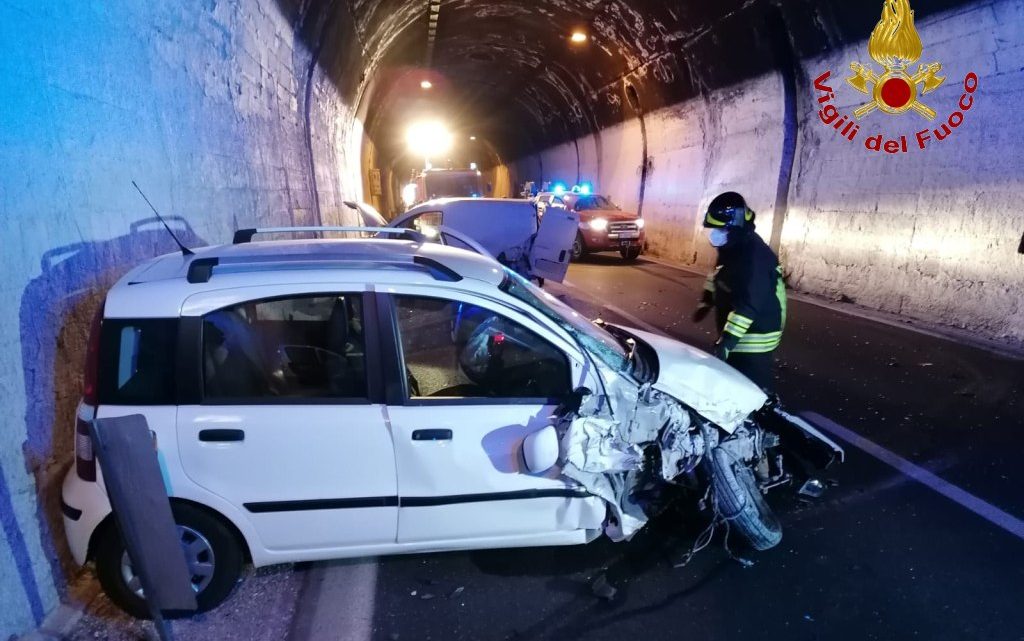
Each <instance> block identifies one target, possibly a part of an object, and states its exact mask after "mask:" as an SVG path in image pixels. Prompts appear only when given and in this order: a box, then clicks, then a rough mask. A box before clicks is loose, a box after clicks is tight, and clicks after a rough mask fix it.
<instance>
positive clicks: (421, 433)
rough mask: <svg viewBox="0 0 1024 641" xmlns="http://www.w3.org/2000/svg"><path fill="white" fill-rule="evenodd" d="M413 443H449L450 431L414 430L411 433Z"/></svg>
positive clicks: (450, 438)
mask: <svg viewBox="0 0 1024 641" xmlns="http://www.w3.org/2000/svg"><path fill="white" fill-rule="evenodd" d="M412 440H414V441H450V440H452V431H451V430H415V431H413V433H412Z"/></svg>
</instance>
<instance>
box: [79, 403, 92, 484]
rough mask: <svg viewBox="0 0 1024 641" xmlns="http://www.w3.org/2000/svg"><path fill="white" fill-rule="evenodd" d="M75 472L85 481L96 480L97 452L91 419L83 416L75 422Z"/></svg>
mask: <svg viewBox="0 0 1024 641" xmlns="http://www.w3.org/2000/svg"><path fill="white" fill-rule="evenodd" d="M75 472H76V473H77V474H78V478H80V479H82V480H83V481H93V482H95V481H96V453H95V452H93V449H92V435H91V434H89V421H87V420H85V419H83V418H82V417H78V421H77V422H76V423H75Z"/></svg>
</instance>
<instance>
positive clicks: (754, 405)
mask: <svg viewBox="0 0 1024 641" xmlns="http://www.w3.org/2000/svg"><path fill="white" fill-rule="evenodd" d="M622 329H624V330H626V331H627V332H629V333H630V334H634V335H635V336H636V337H637V338H640V339H641V340H643V341H644V342H646V343H647V344H649V345H650V346H651V347H652V348H654V351H655V352H657V354H658V369H659V372H658V380H657V381H655V382H654V389H656V390H660V391H662V392H665V393H666V394H668V395H670V396H672V397H674V398H676V399H679V400H680V401H682V402H683V403H685V404H686V405H687V406H688V407H690V408H691V409H692V410H693V411H695V412H697V413H698V414H700V415H701V416H703V417H704V418H706V419H707V420H709V421H711V422H712V423H714V424H715V425H717V426H719V427H721V428H722V429H723V430H725V431H726V432H729V433H730V434H732V433H733V432H735V431H736V428H737V427H739V426H740V425H741V424H742V423H743V421H744V420H745V419H746V418H747V417H748V416H750V413H751V412H754V411H757V410H759V409H761V407H763V406H764V404H765V401H767V400H768V396H767V395H766V394H765V393H764V391H762V390H761V388H759V387H758V386H757V385H755V384H754V383H752V382H751V381H750V379H748V378H747V377H745V376H743V374H740V373H739V372H737V371H736V370H735V369H733V368H732V367H730V366H729V365H726V364H725V363H723V362H722V361H720V360H719V359H717V358H715V357H714V356H712V355H711V354H708V353H706V352H702V351H701V350H699V349H697V348H695V347H690V346H689V345H686V344H685V343H680V342H679V341H675V340H672V339H671V338H666V337H664V336H658V335H657V334H652V333H650V332H644V331H640V330H638V329H632V328H628V327H623V328H622Z"/></svg>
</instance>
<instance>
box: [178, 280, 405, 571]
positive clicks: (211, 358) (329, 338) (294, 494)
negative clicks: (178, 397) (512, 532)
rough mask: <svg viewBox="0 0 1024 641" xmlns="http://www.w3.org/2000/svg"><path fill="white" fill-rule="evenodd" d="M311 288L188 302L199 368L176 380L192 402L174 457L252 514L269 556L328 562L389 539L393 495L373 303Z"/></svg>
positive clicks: (186, 323) (188, 333)
mask: <svg viewBox="0 0 1024 641" xmlns="http://www.w3.org/2000/svg"><path fill="white" fill-rule="evenodd" d="M310 287H314V288H315V289H316V291H309V292H308V293H302V294H295V293H283V292H281V293H275V292H274V291H273V290H274V289H275V288H274V287H260V288H254V289H255V290H256V291H257V292H258V294H253V293H250V292H249V291H248V290H247V289H238V290H224V291H221V292H210V293H206V294H198V295H196V296H193V297H192V298H190V299H189V300H188V301H186V305H185V313H184V317H183V320H182V327H183V330H182V331H183V336H184V337H185V338H183V339H182V340H183V341H184V344H187V345H189V348H190V351H191V350H194V351H195V353H196V355H197V358H196V363H195V372H194V377H187V378H186V379H185V380H183V382H182V385H183V386H185V388H186V389H185V390H184V391H183V393H184V395H185V397H186V398H191V399H192V401H193V402H192V403H191V404H189V403H185V404H183V405H182V406H181V407H180V408H179V410H178V449H179V451H180V455H181V462H182V466H183V469H184V471H185V473H186V474H187V475H188V477H189V478H190V479H191V480H192V481H193V482H195V483H196V484H197V485H199V486H200V487H202V488H204V489H205V490H206V491H208V492H209V493H211V494H213V495H215V496H218V497H221V498H222V499H223V500H225V501H226V502H228V503H229V504H230V505H231V506H233V507H234V508H235V510H236V514H241V515H242V516H243V517H244V518H246V519H247V520H248V521H249V523H250V524H251V526H252V529H253V530H255V532H256V533H257V534H258V536H259V538H260V540H261V542H262V544H263V546H264V548H266V550H267V551H268V552H269V553H271V554H274V553H279V554H284V555H289V554H291V555H295V554H297V553H305V554H306V555H307V556H311V557H320V558H325V557H329V556H331V553H330V551H331V550H339V549H343V548H353V547H356V548H358V547H360V546H373V545H379V544H391V543H394V541H395V536H396V531H397V520H398V507H397V505H398V490H397V477H396V472H395V460H394V450H393V448H392V444H391V436H390V434H389V433H388V431H387V427H386V423H385V420H384V409H383V405H382V403H381V402H380V399H381V396H382V394H381V392H380V387H381V386H380V385H379V384H378V382H377V381H379V380H380V378H379V376H377V375H376V371H377V370H376V367H377V365H376V364H377V363H379V359H378V357H377V349H378V340H377V336H378V333H377V323H376V322H375V321H374V320H373V319H374V317H375V309H376V304H375V300H374V299H373V298H372V295H370V294H364V293H362V292H356V291H343V290H342V291H338V290H334V289H333V288H330V287H327V288H324V287H316V286H310ZM285 291H288V290H285ZM291 291H294V286H292V287H291ZM300 556H301V554H300Z"/></svg>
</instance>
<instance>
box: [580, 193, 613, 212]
mask: <svg viewBox="0 0 1024 641" xmlns="http://www.w3.org/2000/svg"><path fill="white" fill-rule="evenodd" d="M575 209H576V211H587V210H588V209H618V206H617V205H616V204H615V203H613V202H612V201H610V200H608V197H607V196H581V197H580V198H579V200H577V201H576V207H575Z"/></svg>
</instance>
